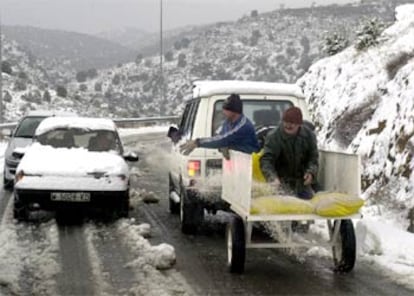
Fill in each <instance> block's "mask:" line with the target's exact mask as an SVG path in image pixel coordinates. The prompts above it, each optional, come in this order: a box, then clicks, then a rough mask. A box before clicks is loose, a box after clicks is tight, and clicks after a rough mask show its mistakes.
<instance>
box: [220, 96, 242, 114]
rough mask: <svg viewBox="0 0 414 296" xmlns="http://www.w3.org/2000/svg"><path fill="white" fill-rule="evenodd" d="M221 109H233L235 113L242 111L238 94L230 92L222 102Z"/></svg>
mask: <svg viewBox="0 0 414 296" xmlns="http://www.w3.org/2000/svg"><path fill="white" fill-rule="evenodd" d="M223 109H226V110H229V111H233V112H235V113H239V114H242V113H243V103H242V101H241V100H240V96H239V95H236V94H231V95H230V96H229V97H228V98H227V99H226V100H225V101H224V104H223Z"/></svg>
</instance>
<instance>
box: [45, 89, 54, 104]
mask: <svg viewBox="0 0 414 296" xmlns="http://www.w3.org/2000/svg"><path fill="white" fill-rule="evenodd" d="M43 101H44V102H47V103H50V102H51V101H52V98H51V96H50V93H49V91H48V90H45V92H44V93H43Z"/></svg>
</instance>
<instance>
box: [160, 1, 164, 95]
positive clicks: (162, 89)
mask: <svg viewBox="0 0 414 296" xmlns="http://www.w3.org/2000/svg"><path fill="white" fill-rule="evenodd" d="M162 1H163V0H160V81H161V87H160V89H161V102H163V101H164V70H163V65H162V62H163V44H162V39H163V36H162V30H163V28H162V17H163V13H162Z"/></svg>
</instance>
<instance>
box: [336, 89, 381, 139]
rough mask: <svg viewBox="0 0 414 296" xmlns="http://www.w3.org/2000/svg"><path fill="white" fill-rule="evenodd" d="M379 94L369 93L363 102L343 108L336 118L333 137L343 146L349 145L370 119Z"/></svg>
mask: <svg viewBox="0 0 414 296" xmlns="http://www.w3.org/2000/svg"><path fill="white" fill-rule="evenodd" d="M379 100H380V94H379V93H378V92H374V93H371V94H369V95H368V96H367V98H366V99H365V100H364V102H363V103H362V104H361V105H360V106H357V107H356V108H354V109H350V110H345V111H344V112H343V113H342V114H341V115H340V117H339V118H337V120H336V131H335V139H336V140H337V141H338V142H339V143H340V144H341V145H343V146H344V147H347V146H349V145H350V144H351V143H352V141H353V140H354V138H355V136H356V135H357V134H358V133H359V131H360V130H361V128H362V127H363V125H364V124H365V123H366V122H367V121H368V120H370V118H371V117H372V115H373V114H374V112H375V110H376V108H377V106H378V102H379Z"/></svg>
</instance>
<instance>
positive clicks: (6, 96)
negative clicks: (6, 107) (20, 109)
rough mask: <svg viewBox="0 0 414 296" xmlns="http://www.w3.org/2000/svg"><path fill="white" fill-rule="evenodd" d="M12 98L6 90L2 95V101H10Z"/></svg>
mask: <svg viewBox="0 0 414 296" xmlns="http://www.w3.org/2000/svg"><path fill="white" fill-rule="evenodd" d="M12 100H13V97H12V96H11V94H10V93H9V92H8V91H7V90H6V91H5V92H4V95H3V101H5V102H8V103H10V102H11V101H12Z"/></svg>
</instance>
